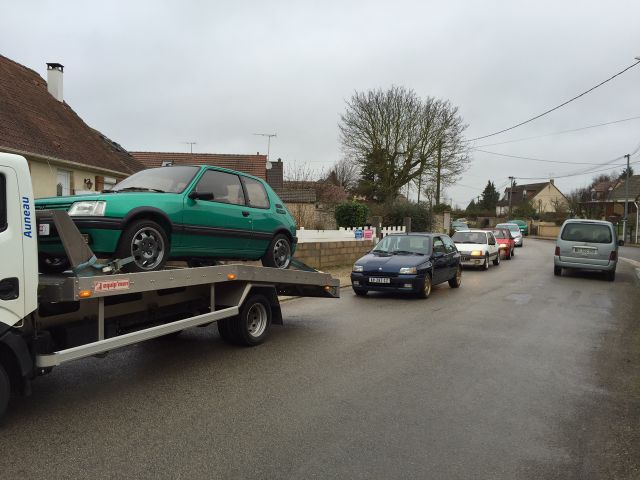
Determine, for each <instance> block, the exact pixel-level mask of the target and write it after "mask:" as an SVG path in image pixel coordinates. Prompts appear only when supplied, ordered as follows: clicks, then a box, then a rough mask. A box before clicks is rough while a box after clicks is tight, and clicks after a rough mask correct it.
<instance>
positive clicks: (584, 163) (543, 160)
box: [473, 148, 602, 166]
mask: <svg viewBox="0 0 640 480" xmlns="http://www.w3.org/2000/svg"><path fill="white" fill-rule="evenodd" d="M473 150H475V151H477V152H482V153H488V154H490V155H498V156H500V157H509V158H519V159H521V160H532V161H534V162H545V163H566V164H569V165H597V166H600V165H602V163H588V162H567V161H562V160H545V159H542V158H532V157H521V156H519V155H507V154H506V153H498V152H490V151H488V150H480V149H479V148H474V149H473Z"/></svg>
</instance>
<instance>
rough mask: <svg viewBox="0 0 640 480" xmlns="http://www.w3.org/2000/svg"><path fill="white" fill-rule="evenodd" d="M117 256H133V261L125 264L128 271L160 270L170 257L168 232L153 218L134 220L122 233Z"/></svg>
mask: <svg viewBox="0 0 640 480" xmlns="http://www.w3.org/2000/svg"><path fill="white" fill-rule="evenodd" d="M117 256H118V258H121V259H123V258H128V257H133V261H132V262H131V263H128V264H126V265H125V266H124V270H126V271H128V272H151V271H154V270H160V269H162V267H163V266H164V264H165V263H167V260H168V258H169V240H168V237H167V234H166V233H165V231H164V229H163V228H162V227H161V226H160V225H158V224H157V223H156V222H154V221H152V220H146V219H141V220H134V221H133V222H132V223H130V224H129V225H127V227H126V228H125V230H124V232H123V233H122V237H121V238H120V246H119V248H118V252H117Z"/></svg>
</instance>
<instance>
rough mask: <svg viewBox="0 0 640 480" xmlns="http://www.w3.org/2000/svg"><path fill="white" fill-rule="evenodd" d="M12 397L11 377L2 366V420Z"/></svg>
mask: <svg viewBox="0 0 640 480" xmlns="http://www.w3.org/2000/svg"><path fill="white" fill-rule="evenodd" d="M10 396H11V382H9V375H7V372H6V370H5V369H4V367H3V366H2V365H0V419H2V418H3V417H4V414H5V412H6V411H7V406H8V405H9V397H10Z"/></svg>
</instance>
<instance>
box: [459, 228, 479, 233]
mask: <svg viewBox="0 0 640 480" xmlns="http://www.w3.org/2000/svg"><path fill="white" fill-rule="evenodd" d="M469 232H471V233H487V231H486V230H484V229H482V228H470V229H469V230H460V233H469ZM456 233H457V232H456Z"/></svg>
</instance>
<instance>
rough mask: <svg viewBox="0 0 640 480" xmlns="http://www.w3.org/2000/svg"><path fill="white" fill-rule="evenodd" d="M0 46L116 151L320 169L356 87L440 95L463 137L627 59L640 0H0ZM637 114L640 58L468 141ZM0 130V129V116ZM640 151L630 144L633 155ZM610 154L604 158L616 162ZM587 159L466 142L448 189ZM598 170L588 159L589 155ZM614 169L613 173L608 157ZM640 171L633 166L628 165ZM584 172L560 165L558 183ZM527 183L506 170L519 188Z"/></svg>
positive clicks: (577, 148)
mask: <svg viewBox="0 0 640 480" xmlns="http://www.w3.org/2000/svg"><path fill="white" fill-rule="evenodd" d="M0 6H1V7H2V12H3V13H2V15H3V22H2V24H3V25H2V29H0V46H1V49H0V53H2V54H3V55H5V56H7V57H9V58H11V59H13V60H15V61H17V62H19V63H21V64H23V65H26V66H27V67H30V68H32V69H34V70H36V71H37V72H38V73H40V74H41V75H42V76H43V77H44V78H45V79H46V65H45V64H46V62H59V63H62V64H63V65H64V66H65V71H64V95H65V100H66V101H67V102H68V103H69V104H70V105H71V106H72V108H73V109H74V110H75V111H76V112H77V113H78V114H79V115H80V116H81V117H82V118H83V119H84V120H85V121H86V122H87V123H88V124H89V125H91V126H92V127H94V128H96V129H98V130H100V131H102V132H103V133H105V134H106V135H108V136H109V137H111V138H112V139H113V140H115V141H117V142H119V143H121V144H122V145H123V146H124V147H125V148H127V149H128V150H134V151H135V150H149V151H188V148H189V146H188V145H186V144H185V143H183V142H186V141H194V142H197V144H196V145H194V147H193V148H194V151H197V152H207V153H255V152H257V151H260V152H261V153H266V150H267V141H266V138H263V137H257V136H254V135H253V134H254V133H277V138H275V139H273V140H272V142H271V158H272V159H273V160H275V159H276V158H278V157H281V158H282V159H283V161H284V162H286V163H285V171H286V165H291V164H292V163H294V162H297V163H298V164H303V163H304V164H309V165H310V166H312V167H313V168H314V169H317V170H320V169H322V168H328V167H330V165H331V164H332V163H334V162H335V161H336V160H338V159H339V158H340V144H339V138H338V123H339V120H340V114H341V113H342V112H343V111H344V106H345V100H346V99H348V98H349V97H350V96H351V95H352V94H353V92H354V91H363V90H369V89H374V88H383V89H386V88H388V87H390V86H391V85H394V84H395V85H402V86H405V87H407V88H411V89H414V90H415V91H416V92H417V93H418V94H419V95H420V96H422V97H426V96H434V97H438V98H442V99H448V100H450V101H451V102H452V103H453V104H454V105H457V106H458V107H459V109H460V113H461V114H462V116H463V118H464V119H465V121H466V122H467V123H468V124H469V127H468V129H467V136H468V138H474V137H477V136H482V135H486V134H489V133H492V132H494V131H497V130H501V129H503V128H506V127H509V126H511V125H514V124H516V123H519V122H520V121H523V120H526V119H527V118H529V117H532V116H534V115H536V114H538V113H541V112H542V111H544V110H547V109H548V108H551V107H553V106H555V105H557V104H559V103H562V102H563V101H565V100H567V99H569V98H570V97H572V96H574V95H576V94H578V93H580V92H582V91H584V90H586V89H588V88H590V87H592V86H594V85H596V84H597V83H599V82H601V81H602V80H605V79H606V78H608V77H610V76H611V75H613V74H614V73H617V72H619V71H620V70H622V69H624V68H625V67H627V66H629V65H631V64H633V63H635V62H636V61H635V60H634V57H637V56H640V27H639V19H640V2H639V1H638V0H628V1H615V0H611V1H609V2H604V1H602V0H601V1H578V0H574V1H562V2H560V1H557V0H555V1H540V0H537V1H535V2H533V1H527V2H524V1H513V0H511V1H508V0H505V1H486V0H485V1H482V2H480V1H472V0H467V1H458V2H442V1H439V2H435V1H398V0H395V1H393V2H392V1H385V2H377V1H359V2H355V1H353V2H347V1H345V0H343V1H327V0H323V1H288V2H283V1H275V0H271V1H242V0H236V1H233V2H223V1H217V2H207V1H204V0H203V1H188V0H181V1H162V2H160V1H157V0H156V1H136V0H127V1H120V0H117V1H116V0H111V1H109V2H86V1H64V2H62V1H27V0H25V1H20V2H16V1H7V0H0ZM638 116H640V66H638V67H635V68H632V69H631V70H629V71H628V72H627V73H625V74H623V75H621V76H620V77H618V78H616V79H615V80H613V81H611V82H609V83H607V84H606V85H604V86H602V87H600V88H599V89H597V90H595V91H594V92H592V93H590V94H589V95H587V96H585V97H583V98H581V99H579V100H577V101H576V102H573V103H571V104H570V105H568V106H566V107H564V108H562V109H560V110H558V111H556V112H554V113H552V114H550V115H548V116H546V117H543V118H541V119H539V120H537V121H535V122H533V123H530V124H528V125H526V126H523V127H520V128H518V129H515V130H513V131H511V132H508V133H506V134H501V135H497V136H495V137H492V138H489V139H486V140H481V141H477V142H474V143H473V145H474V146H476V147H481V146H484V145H488V144H496V143H500V142H507V141H512V140H518V139H522V138H526V137H532V136H538V135H545V134H548V133H555V132H558V131H564V130H570V129H576V128H581V127H585V126H590V125H594V124H601V123H606V122H613V121H617V120H623V119H628V118H631V117H638ZM0 128H1V127H0ZM639 144H640V119H635V120H629V121H625V122H620V123H616V124H612V125H608V126H603V127H598V128H591V129H587V130H582V131H579V132H574V133H567V134H562V135H553V136H545V137H542V138H537V139H530V140H526V141H520V142H513V143H505V144H502V145H491V146H487V147H484V148H483V150H488V151H492V152H497V153H503V154H509V155H516V156H524V157H533V158H538V159H544V160H552V161H563V162H567V161H569V162H585V163H605V162H606V161H608V160H610V159H613V158H616V157H618V156H621V155H624V154H626V153H632V152H633V151H634V150H635V148H636V147H638V145H639ZM631 160H632V162H633V161H640V154H636V155H635V156H634V157H632V159H631ZM620 163H621V162H620V161H618V162H614V164H613V165H619V164H620ZM586 168H589V166H586V165H567V164H554V163H544V162H537V161H531V160H519V159H513V158H507V157H499V156H495V155H492V154H488V153H481V152H477V151H475V152H474V153H473V160H472V163H471V166H470V168H469V170H468V172H466V173H465V174H464V176H463V178H462V179H461V180H460V183H459V184H458V185H457V186H455V187H452V188H449V189H448V190H447V192H446V195H447V197H448V198H452V199H453V201H454V203H457V204H459V205H460V206H463V207H464V206H466V204H467V203H468V202H469V200H471V198H473V197H474V196H477V195H479V194H480V193H481V191H482V189H483V188H484V185H485V184H486V182H487V180H489V179H491V180H493V181H495V183H496V185H497V186H504V185H505V184H506V183H507V177H508V176H509V175H514V176H516V177H546V178H548V177H550V176H553V177H559V176H561V175H563V174H567V173H572V172H576V171H579V170H581V169H586ZM594 168H595V167H594ZM618 170H620V168H618ZM636 171H637V172H638V171H640V163H638V164H637V165H636ZM591 176H592V175H583V176H580V177H571V178H566V179H562V178H558V179H557V180H556V185H558V186H559V187H560V189H561V190H563V191H564V192H565V193H566V192H568V191H570V190H571V189H572V188H575V187H577V186H583V185H585V184H587V183H588V181H589V180H590V178H591ZM536 181H539V180H530V181H529V180H525V179H521V180H518V183H519V184H523V183H533V182H536Z"/></svg>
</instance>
